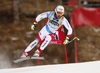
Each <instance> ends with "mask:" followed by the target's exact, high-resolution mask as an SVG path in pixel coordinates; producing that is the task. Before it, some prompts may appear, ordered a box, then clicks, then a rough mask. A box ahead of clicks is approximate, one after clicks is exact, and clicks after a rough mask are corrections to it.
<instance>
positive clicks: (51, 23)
mask: <svg viewBox="0 0 100 73" xmlns="http://www.w3.org/2000/svg"><path fill="white" fill-rule="evenodd" d="M44 18H48V21H47V23H46V25H45V26H44V27H43V28H42V29H41V30H40V32H39V33H38V35H37V37H36V39H35V40H34V41H33V42H32V43H30V44H29V46H28V47H27V48H26V49H25V53H29V52H30V51H31V50H32V49H33V48H34V47H35V46H36V45H37V44H38V43H39V42H41V41H42V42H41V44H40V47H39V48H38V50H39V51H40V52H42V51H43V50H44V49H45V47H46V46H47V45H48V44H49V42H50V41H51V40H52V39H53V38H54V36H55V33H56V32H57V30H58V29H59V28H60V27H61V26H62V25H64V27H65V28H66V29H67V30H68V32H67V37H68V38H70V36H71V34H72V28H71V26H70V24H69V22H68V20H67V19H66V18H65V17H64V16H62V17H61V18H60V19H57V17H56V15H55V12H54V11H48V12H44V13H41V14H39V15H38V16H37V17H36V19H35V21H34V23H38V22H39V21H40V20H42V19H44Z"/></svg>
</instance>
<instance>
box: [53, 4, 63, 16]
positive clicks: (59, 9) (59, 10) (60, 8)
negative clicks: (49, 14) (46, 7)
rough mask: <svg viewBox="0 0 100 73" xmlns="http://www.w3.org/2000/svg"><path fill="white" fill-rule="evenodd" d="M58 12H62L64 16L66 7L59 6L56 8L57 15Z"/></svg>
mask: <svg viewBox="0 0 100 73" xmlns="http://www.w3.org/2000/svg"><path fill="white" fill-rule="evenodd" d="M57 12H62V15H63V14H64V7H63V6H61V5H58V6H57V7H56V8H55V13H56V14H57Z"/></svg>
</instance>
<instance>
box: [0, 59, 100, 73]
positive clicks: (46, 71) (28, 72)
mask: <svg viewBox="0 0 100 73" xmlns="http://www.w3.org/2000/svg"><path fill="white" fill-rule="evenodd" d="M0 73H100V61H92V62H84V63H70V64H56V65H42V66H31V67H22V68H10V69H0Z"/></svg>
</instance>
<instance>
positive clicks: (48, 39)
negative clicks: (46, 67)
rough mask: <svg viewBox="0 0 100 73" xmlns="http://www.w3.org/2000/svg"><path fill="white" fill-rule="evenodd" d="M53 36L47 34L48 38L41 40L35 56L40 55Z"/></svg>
mask: <svg viewBox="0 0 100 73" xmlns="http://www.w3.org/2000/svg"><path fill="white" fill-rule="evenodd" d="M51 39H52V37H51V36H50V35H47V36H46V38H45V39H44V40H43V41H42V42H41V45H40V47H39V48H38V49H37V50H36V51H35V54H34V55H33V56H37V57H38V56H39V54H40V53H41V52H42V51H43V50H44V49H45V48H46V46H47V45H48V44H49V42H50V41H51Z"/></svg>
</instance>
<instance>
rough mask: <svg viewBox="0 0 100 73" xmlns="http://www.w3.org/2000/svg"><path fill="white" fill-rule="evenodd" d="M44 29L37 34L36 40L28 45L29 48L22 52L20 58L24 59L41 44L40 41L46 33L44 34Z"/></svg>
mask: <svg viewBox="0 0 100 73" xmlns="http://www.w3.org/2000/svg"><path fill="white" fill-rule="evenodd" d="M45 31H46V30H45V27H43V28H42V30H41V31H40V32H39V34H38V35H37V37H36V39H35V40H34V41H33V42H32V43H30V44H29V46H28V47H27V48H26V49H25V51H24V52H23V54H22V56H21V57H26V56H27V55H28V53H29V52H30V51H31V50H32V49H33V48H34V47H35V46H36V45H37V44H38V43H39V42H41V40H43V39H44V37H45V35H46V32H45Z"/></svg>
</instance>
